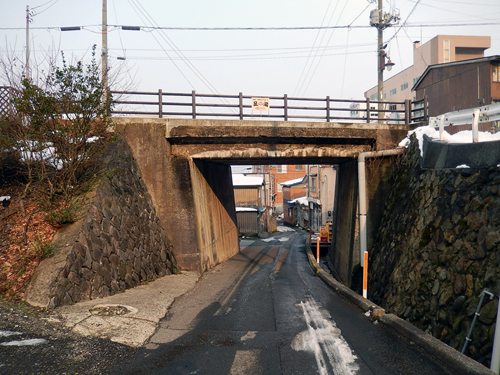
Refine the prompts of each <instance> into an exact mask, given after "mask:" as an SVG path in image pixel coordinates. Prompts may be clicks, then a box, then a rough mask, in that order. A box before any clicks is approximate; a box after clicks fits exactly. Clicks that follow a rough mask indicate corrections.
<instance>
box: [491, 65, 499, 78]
mask: <svg viewBox="0 0 500 375" xmlns="http://www.w3.org/2000/svg"><path fill="white" fill-rule="evenodd" d="M492 70H493V82H500V64H499V63H493V64H492Z"/></svg>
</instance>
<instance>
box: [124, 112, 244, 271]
mask: <svg viewBox="0 0 500 375" xmlns="http://www.w3.org/2000/svg"><path fill="white" fill-rule="evenodd" d="M116 131H117V132H118V133H120V134H121V135H122V136H123V137H124V138H125V140H126V141H127V143H128V144H129V146H130V148H131V149H132V153H133V155H134V158H135V159H136V162H137V164H138V166H139V168H140V170H141V174H142V178H143V179H144V182H145V184H146V186H147V187H148V190H149V192H150V194H151V197H152V200H153V203H154V205H155V207H156V209H157V213H158V217H159V219H160V222H161V224H162V225H163V227H164V229H165V231H166V234H167V237H168V238H169V240H170V242H171V244H172V246H173V252H174V255H175V257H176V259H177V264H178V266H179V267H180V268H181V269H184V270H193V271H198V272H204V271H206V270H209V269H210V268H212V267H214V266H215V265H216V264H218V263H220V262H222V261H224V260H226V259H229V258H230V257H232V256H233V255H235V254H236V253H238V252H239V240H238V228H237V225H236V217H235V208H234V193H233V189H232V180H231V169H230V166H228V165H224V164H218V163H211V162H206V161H202V160H196V161H195V160H193V159H192V158H191V157H190V156H189V155H183V154H173V153H172V149H171V146H170V144H169V142H168V140H167V139H166V137H165V126H164V124H161V123H158V122H153V123H151V122H148V121H147V119H138V120H137V121H134V122H130V121H129V122H127V123H125V124H120V123H118V124H117V126H116Z"/></svg>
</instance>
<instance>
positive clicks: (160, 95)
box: [158, 89, 163, 118]
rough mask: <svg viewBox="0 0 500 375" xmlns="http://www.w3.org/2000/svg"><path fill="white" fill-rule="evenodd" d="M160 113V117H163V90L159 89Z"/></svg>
mask: <svg viewBox="0 0 500 375" xmlns="http://www.w3.org/2000/svg"><path fill="white" fill-rule="evenodd" d="M158 112H159V113H158V114H159V117H160V118H163V91H162V89H158Z"/></svg>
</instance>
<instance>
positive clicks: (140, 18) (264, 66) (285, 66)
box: [0, 0, 500, 99]
mask: <svg viewBox="0 0 500 375" xmlns="http://www.w3.org/2000/svg"><path fill="white" fill-rule="evenodd" d="M0 4H1V9H2V11H1V14H0V34H1V35H2V38H1V39H0V53H1V56H2V59H5V57H6V56H7V55H12V54H13V53H14V54H17V55H18V56H19V58H20V59H21V60H24V53H25V52H24V51H25V45H26V34H25V29H24V28H25V24H26V5H29V6H30V8H31V9H32V10H33V14H34V15H33V17H32V22H31V24H30V28H31V30H30V36H31V42H30V45H31V49H32V51H33V52H32V59H31V60H32V61H31V65H32V66H43V63H44V57H46V56H47V55H54V51H60V50H62V51H64V52H65V54H66V56H68V57H73V58H85V56H86V57H87V58H88V56H89V55H90V49H91V46H92V45H93V44H97V46H98V48H99V49H100V47H101V33H100V31H101V27H100V23H101V14H102V12H101V10H102V1H101V0H51V1H50V0H32V1H31V2H30V4H26V3H25V2H21V1H19V0H0ZM376 7H377V4H376V3H370V2H369V1H367V0H338V1H335V0H267V1H265V0H252V1H241V0H217V1H209V0H180V1H165V0H164V1H160V0H108V24H109V25H110V26H109V33H108V35H109V37H108V38H109V41H108V45H109V59H110V60H109V61H110V66H111V70H112V74H113V73H116V72H120V73H121V76H120V79H119V80H118V84H119V85H121V86H124V87H129V88H130V87H133V88H134V89H136V90H140V91H156V90H158V89H162V90H163V91H165V92H190V91H191V90H196V91H197V92H198V93H207V94H208V93H214V92H218V93H220V94H229V95H233V94H238V93H239V92H243V94H244V95H253V96H273V95H279V96H281V95H283V94H288V95H289V96H300V97H313V98H322V97H325V96H327V95H329V96H330V97H331V98H343V99H362V97H363V92H364V91H366V90H367V89H369V88H370V87H373V86H375V85H376V82H377V58H376V49H377V31H376V29H375V28H374V27H369V13H370V10H372V9H375V8H376ZM384 10H385V11H387V12H392V11H399V13H400V16H401V22H400V25H401V24H403V23H404V24H405V26H404V27H400V26H394V27H391V28H388V29H387V30H386V31H385V33H384V39H385V41H388V47H387V51H388V52H389V54H390V57H391V60H392V61H393V62H394V63H395V64H396V66H395V67H394V69H393V71H392V72H391V73H393V74H394V73H397V72H399V71H401V70H403V69H405V68H407V67H408V66H409V65H411V64H412V61H413V58H412V49H413V41H415V40H420V41H421V42H422V43H425V42H427V41H428V40H430V39H431V38H433V37H434V36H436V35H438V34H444V35H481V36H491V48H490V49H489V50H487V51H486V55H488V56H491V55H496V54H499V55H500V21H499V20H500V0H456V1H453V0H421V1H418V0H397V1H395V0H393V1H384ZM450 24H455V25H458V26H453V27H451V26H446V25H450ZM472 24H475V25H474V26H473V25H472ZM486 24H489V25H486ZM122 25H126V26H141V27H142V30H141V31H123V30H121V28H119V27H115V26H122ZM68 26H84V28H83V30H81V31H66V32H61V31H60V29H59V28H60V27H68ZM319 26H330V27H332V26H344V27H342V28H336V29H328V30H304V29H299V30H165V29H158V28H165V27H182V28H194V27H203V28H224V27H228V28H229V27H239V28H258V27H287V28H294V27H295V28H300V27H319ZM347 26H351V27H350V28H348V27H347ZM11 28H13V29H11ZM395 33H396V36H395V37H394V34H395ZM99 53H100V51H99ZM118 57H120V58H126V60H118V59H117V58H118ZM388 77H389V74H387V73H386V77H385V78H388ZM0 84H4V82H1V83H0ZM130 85H132V86H130ZM119 88H120V87H116V86H115V89H119Z"/></svg>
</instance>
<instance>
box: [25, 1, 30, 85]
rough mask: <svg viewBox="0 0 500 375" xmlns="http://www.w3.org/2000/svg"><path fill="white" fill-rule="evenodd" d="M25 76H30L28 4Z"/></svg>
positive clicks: (27, 10)
mask: <svg viewBox="0 0 500 375" xmlns="http://www.w3.org/2000/svg"><path fill="white" fill-rule="evenodd" d="M25 76H26V78H27V79H29V78H30V7H29V5H26V67H25Z"/></svg>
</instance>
